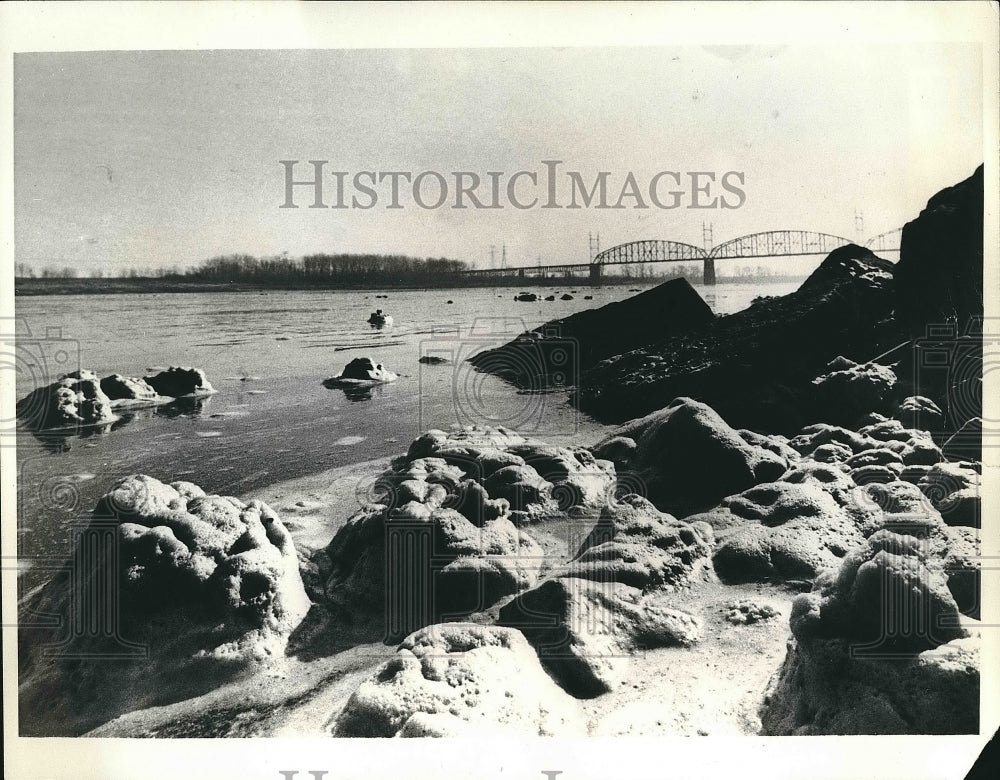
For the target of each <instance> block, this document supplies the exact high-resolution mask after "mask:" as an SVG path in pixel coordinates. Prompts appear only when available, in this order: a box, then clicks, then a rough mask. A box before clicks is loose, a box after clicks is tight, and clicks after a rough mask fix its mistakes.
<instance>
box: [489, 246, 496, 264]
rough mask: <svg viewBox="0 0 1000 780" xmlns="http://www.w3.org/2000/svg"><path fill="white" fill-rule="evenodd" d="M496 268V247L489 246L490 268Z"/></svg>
mask: <svg viewBox="0 0 1000 780" xmlns="http://www.w3.org/2000/svg"><path fill="white" fill-rule="evenodd" d="M496 267H497V245H496V244H490V268H496Z"/></svg>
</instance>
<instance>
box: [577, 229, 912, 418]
mask: <svg viewBox="0 0 1000 780" xmlns="http://www.w3.org/2000/svg"><path fill="white" fill-rule="evenodd" d="M640 297H641V296H640ZM893 303H894V295H893V289H892V264H891V263H889V262H888V261H885V260H882V259H880V258H878V257H876V256H875V255H873V254H872V253H871V252H870V251H868V250H867V249H863V248H861V247H858V246H854V245H848V246H845V247H842V248H840V249H837V250H835V251H834V252H832V253H831V254H830V255H829V256H828V257H827V258H826V259H825V260H824V261H823V263H822V264H821V265H820V267H819V268H817V269H816V271H815V272H813V274H812V275H811V276H810V277H809V278H808V279H807V280H806V281H805V282H803V284H802V285H801V286H800V287H799V289H798V290H797V291H796V292H794V293H791V294H790V295H786V296H783V297H780V298H765V299H758V300H756V301H755V302H754V303H753V304H752V305H751V306H750V307H749V308H748V309H746V310H744V311H741V312H738V313H736V314H732V315H728V316H725V317H718V318H715V319H714V320H712V321H709V322H707V323H704V324H702V325H701V326H700V327H697V328H694V329H691V330H689V331H687V332H685V333H683V334H677V335H674V336H672V337H668V338H665V339H664V338H662V337H661V338H659V339H658V340H657V341H655V342H652V341H651V342H648V343H647V344H646V345H642V346H641V348H638V349H637V348H635V346H634V345H632V344H630V343H621V344H620V346H619V347H618V348H617V349H616V350H615V349H613V346H614V345H609V346H610V347H611V348H612V349H611V351H617V352H618V353H619V354H618V355H617V356H615V357H610V358H608V359H607V360H605V361H603V362H602V363H600V364H598V365H596V366H594V367H593V368H592V369H590V370H589V371H585V372H584V373H583V376H582V378H581V383H580V388H579V392H578V394H577V399H576V400H577V403H578V405H579V406H580V407H581V408H582V409H584V410H585V411H587V412H589V413H591V414H594V415H595V416H597V417H599V418H601V419H605V420H622V419H624V418H626V416H629V417H631V416H635V415H636V414H646V413H648V412H650V411H652V410H654V409H658V408H661V407H662V406H663V405H664V404H666V403H668V402H669V401H670V399H672V398H674V397H677V396H682V395H689V396H692V397H696V398H698V399H699V400H701V401H704V402H705V403H707V404H708V405H709V406H711V407H712V408H713V409H715V410H716V411H717V412H718V413H719V414H720V415H722V417H724V418H725V419H726V420H728V421H729V423H730V424H731V425H734V426H735V427H739V428H750V429H752V430H755V431H758V432H765V433H784V434H791V433H793V432H795V431H796V430H798V429H799V428H801V427H802V426H803V425H804V424H806V423H810V422H816V421H820V420H826V412H827V411H828V409H827V408H825V406H824V405H823V404H822V403H820V402H818V401H817V399H816V397H815V393H814V390H815V388H814V387H813V385H812V381H813V379H814V378H816V377H817V376H819V375H821V374H823V373H825V372H826V370H827V369H826V367H827V364H828V363H829V362H830V361H831V360H833V359H834V358H836V357H838V356H846V357H847V358H850V359H851V360H852V361H856V360H869V359H870V358H871V357H872V356H873V355H878V354H880V353H881V352H882V351H885V350H887V349H889V348H890V347H893V346H896V345H897V344H898V343H899V342H900V341H902V340H903V336H901V334H900V332H899V329H898V328H897V327H896V325H895V324H894V322H893V320H892V306H893ZM615 333H616V334H617V330H616V331H615ZM628 350H631V351H628Z"/></svg>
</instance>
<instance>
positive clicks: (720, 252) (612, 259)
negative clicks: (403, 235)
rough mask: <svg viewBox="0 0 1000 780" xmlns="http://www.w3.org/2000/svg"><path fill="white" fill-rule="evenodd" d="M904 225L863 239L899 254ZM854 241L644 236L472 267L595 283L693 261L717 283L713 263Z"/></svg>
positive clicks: (814, 236)
mask: <svg viewBox="0 0 1000 780" xmlns="http://www.w3.org/2000/svg"><path fill="white" fill-rule="evenodd" d="M901 236H902V228H899V229H897V230H891V231H889V232H887V233H882V234H880V235H877V236H875V237H874V238H872V239H870V240H869V241H867V242H866V243H865V246H866V247H867V248H868V249H871V250H872V251H873V252H882V253H893V252H895V253H898V252H899V243H900V238H901ZM851 243H855V242H853V241H851V239H849V238H844V237H842V236H834V235H831V234H829V233H816V232H813V231H809V230H771V231H768V232H765V233H751V234H749V235H746V236H740V237H739V238H733V239H731V240H729V241H726V242H724V243H722V244H719V245H718V246H716V247H714V248H713V249H712V250H711V251H706V250H704V249H702V248H701V247H697V246H694V245H692V244H685V243H682V242H680V241H666V240H660V239H644V240H640V241H630V242H628V243H626V244H619V245H618V246H613V247H611V248H610V249H605V250H604V251H603V252H600V253H599V254H597V256H595V257H594V259H593V260H592V261H591V262H590V263H571V264H568V265H539V266H536V267H525V268H500V269H485V270H476V271H468V272H467V273H468V274H469V275H471V276H479V277H496V278H502V277H510V276H512V275H517V276H520V277H533V276H544V275H546V274H549V273H552V272H560V271H561V272H562V273H564V274H566V275H573V274H574V273H576V272H582V273H585V274H587V275H589V277H590V280H591V281H600V279H601V276H602V269H603V268H605V267H607V266H613V265H632V264H638V263H689V262H693V261H699V260H700V261H701V262H702V264H703V268H704V277H703V278H704V282H705V284H715V261H716V260H735V259H752V258H764V257H802V256H808V255H828V254H830V252H832V251H833V250H834V249H838V248H840V247H842V246H847V245H848V244H851Z"/></svg>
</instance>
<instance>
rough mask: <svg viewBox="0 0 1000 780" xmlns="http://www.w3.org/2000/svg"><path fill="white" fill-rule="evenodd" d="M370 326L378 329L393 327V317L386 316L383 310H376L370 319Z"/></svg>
mask: <svg viewBox="0 0 1000 780" xmlns="http://www.w3.org/2000/svg"><path fill="white" fill-rule="evenodd" d="M368 324H369V325H375V326H377V327H380V328H381V327H384V326H386V325H392V317H391V316H390V315H388V314H385V313H384V312H383V311H382V310H381V309H376V310H375V311H373V312H372V313H371V316H370V317H368Z"/></svg>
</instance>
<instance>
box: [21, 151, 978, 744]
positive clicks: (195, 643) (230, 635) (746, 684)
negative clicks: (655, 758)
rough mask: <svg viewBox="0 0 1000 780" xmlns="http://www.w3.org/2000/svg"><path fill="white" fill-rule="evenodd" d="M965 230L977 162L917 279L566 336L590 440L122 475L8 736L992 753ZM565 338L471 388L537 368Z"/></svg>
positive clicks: (904, 262)
mask: <svg viewBox="0 0 1000 780" xmlns="http://www.w3.org/2000/svg"><path fill="white" fill-rule="evenodd" d="M977 181H978V190H977ZM977 193H978V201H977V200H976V194H977ZM976 208H978V210H979V211H978V213H979V215H980V224H981V213H982V169H981V168H980V169H979V171H977V174H976V175H975V176H974V177H973V178H972V179H970V180H969V181H967V182H963V183H962V184H960V185H958V186H956V187H954V188H950V189H949V190H946V191H944V192H943V193H941V194H939V195H938V196H935V198H933V199H932V200H931V201H930V202H929V203H928V208H927V210H925V212H924V213H922V214H921V216H920V217H918V219H917V220H915V221H914V222H911V223H910V224H909V225H907V228H906V229H905V231H904V250H906V251H904V254H903V257H902V258H901V260H900V262H899V263H898V264H897V265H895V266H893V265H892V264H890V263H887V262H886V261H884V260H881V259H879V258H877V257H875V256H874V255H871V253H870V252H867V251H866V250H863V249H861V248H859V247H853V246H848V247H844V248H842V249H840V250H837V251H836V252H834V253H833V254H831V255H830V256H829V257H828V258H827V259H826V260H825V261H824V262H823V263H822V265H821V266H820V268H819V269H818V270H817V271H816V272H815V273H814V274H813V275H812V276H811V277H810V278H809V279H808V280H807V281H806V282H805V283H804V284H803V285H802V287H801V288H800V289H799V290H798V291H797V292H796V293H794V294H792V295H789V296H785V297H783V298H778V299H767V300H761V301H757V302H756V303H755V304H754V305H753V306H751V307H750V308H749V309H748V310H746V311H745V312H741V313H739V314H736V315H731V316H729V317H713V316H711V313H710V312H709V313H708V315H705V312H704V311H701V310H700V309H699V307H698V305H697V303H696V302H694V301H693V300H692V299H691V298H690V295H689V293H688V290H687V289H685V288H684V285H683V284H680V285H679V284H674V283H668V285H663V288H669V289H660V290H659V291H658V292H657V291H650V292H648V293H645V294H644V295H640V296H637V298H636V299H635V300H636V301H637V303H636V306H637V307H638V308H637V311H639V310H642V309H644V308H645V307H646V306H651V307H653V308H660V309H662V308H663V307H664V306H665V301H666V300H668V299H669V300H678V301H682V302H684V305H683V306H682V307H681V308H679V309H678V310H677V316H676V317H675V318H674V319H673V320H672V321H670V322H667V323H666V324H665V325H664V332H651V330H650V329H646V330H644V331H638V332H637V329H635V328H631V329H627V332H626V333H625V335H624V336H623V341H622V342H621V344H619V345H618V349H619V350H623V349H628V350H631V351H628V352H624V353H621V352H620V351H619V352H615V351H614V345H613V344H611V343H610V341H609V339H607V338H605V339H593V340H590V341H588V336H587V334H588V333H592V332H595V331H602V332H605V333H606V332H607V328H608V323H609V322H611V321H614V320H615V319H618V320H619V321H621V318H622V316H624V314H623V312H625V311H628V309H627V308H625V309H623V308H622V307H627V306H628V305H629V303H628V302H626V303H624V304H616V305H615V306H617V307H618V308H617V309H614V310H612V311H610V312H609V311H605V310H604V309H599V310H595V311H592V312H586V313H584V314H586V315H587V316H583V315H576V317H575V318H569V319H568V320H567V321H566V322H565V323H563V325H564V326H565V327H564V328H563V334H565V333H566V332H569V333H571V334H572V336H571V337H572V338H573V339H577V340H578V341H579V342H580V343H581V344H582V343H587V344H588V345H589V346H588V347H587V349H581V350H578V351H577V353H576V355H577V357H578V359H579V361H580V362H579V363H578V366H577V367H578V369H579V370H578V375H579V379H580V381H579V383H578V385H577V402H578V403H579V404H580V405H581V407H582V408H584V409H587V410H589V411H592V412H593V413H594V414H595V415H597V416H598V417H603V418H604V419H614V420H615V421H618V419H619V418H620V421H621V422H622V425H621V426H620V427H619V428H618V429H616V430H614V431H613V432H612V433H611V435H609V436H607V437H605V438H604V439H603V440H602V441H599V442H587V443H581V444H578V445H575V446H569V447H556V446H551V445H549V444H547V443H545V442H543V441H539V440H536V439H534V438H533V437H531V436H529V435H525V434H523V433H519V432H517V431H512V430H508V429H505V428H502V427H499V428H485V427H475V426H469V427H466V428H463V429H459V430H453V431H440V430H430V431H427V432H425V433H423V434H422V435H421V436H419V437H418V438H417V439H416V440H414V441H413V442H412V443H411V444H410V446H409V448H408V449H407V451H406V453H403V454H400V455H399V457H397V458H395V459H393V460H392V461H391V462H390V463H389V464H388V465H387V466H386V467H384V468H381V471H380V473H379V474H378V475H377V477H375V478H374V479H373V480H372V481H371V482H369V483H365V489H364V490H363V491H358V490H357V489H355V491H354V494H355V495H354V497H353V500H352V496H351V495H350V492H351V491H350V490H349V489H348V488H347V487H345V486H346V485H356V484H357V482H356V481H352V480H356V478H357V477H358V476H359V474H358V473H357V472H356V471H355V472H344V473H342V474H340V475H336V476H335V475H329V474H328V475H325V476H322V477H318V478H316V479H315V480H313V481H312V482H311V483H310V486H311V488H312V489H313V490H312V494H311V497H309V496H307V495H306V494H307V493H308V492H309V491H307V490H305V489H304V487H305V486H303V485H301V484H300V485H297V486H279V487H276V488H274V489H273V490H272V491H270V492H269V495H268V496H266V497H265V500H261V497H259V496H257V497H253V498H249V497H248V498H247V500H242V499H237V498H233V497H226V496H211V495H205V493H204V491H202V490H201V489H200V488H199V487H198V486H197V485H194V484H191V483H188V482H173V483H170V484H164V483H163V482H160V481H159V480H157V479H154V478H153V477H149V476H145V475H133V476H129V477H125V478H123V479H122V480H120V481H119V482H118V483H117V484H116V485H115V486H114V487H113V488H112V489H111V490H110V491H109V492H108V493H107V494H106V495H105V496H104V497H103V498H102V499H101V500H100V501H99V502H98V504H97V506H96V507H95V509H94V512H93V516H92V520H91V523H90V526H88V527H87V528H86V529H84V530H83V532H82V533H83V534H84V536H85V537H86V535H87V534H92V535H93V534H97V535H100V534H104V536H100V537H99V538H102V539H108V538H111V539H113V540H114V542H115V544H114V545H113V546H114V548H115V549H116V550H117V554H116V555H114V556H108V555H105V556H103V557H102V556H100V555H98V556H96V557H95V556H93V555H89V556H86V555H82V554H81V555H79V556H78V557H77V559H75V560H76V562H77V566H76V567H75V568H72V569H71V570H70V571H68V572H67V573H65V574H62V575H59V576H57V577H56V578H55V579H53V580H52V581H51V582H50V583H49V584H48V585H47V586H45V587H44V588H42V589H41V590H40V591H39V592H38V593H37V594H36V595H35V596H34V597H33V598H32V600H31V603H28V604H23V605H22V609H24V610H26V611H27V612H29V613H60V612H62V613H66V612H68V611H69V610H70V609H71V608H72V607H73V605H74V604H76V603H79V600H80V599H88V598H97V597H99V596H100V594H102V593H104V592H105V590H104V589H106V588H107V587H109V585H108V584H109V583H117V587H119V588H120V590H119V591H117V592H118V594H119V596H120V607H121V609H120V610H119V611H118V612H117V613H116V614H117V616H118V619H119V621H120V622H118V623H117V624H116V625H114V626H111V627H110V628H112V629H113V630H109V631H104V632H103V633H100V635H99V636H94V635H92V634H86V633H84V634H82V635H80V636H76V637H70V639H69V640H66V639H65V637H62V641H61V642H60V639H61V637H60V634H59V632H58V631H55V630H53V629H44V628H34V629H29V630H25V629H22V631H21V632H20V635H19V639H20V652H19V661H20V669H19V672H20V681H21V683H20V690H19V698H20V731H21V734H22V735H25V736H27V735H32V736H55V735H60V736H68V735H81V734H89V735H91V736H128V737H136V736H276V735H287V734H295V735H309V734H311V735H328V736H340V737H393V736H400V737H425V736H468V735H482V734H490V735H494V734H497V735H504V734H513V735H590V736H605V735H626V734H627V735H667V734H670V735H678V734H690V735H705V734H931V733H951V734H967V733H974V732H977V731H978V728H979V723H978V712H979V677H980V668H979V654H978V646H979V632H980V624H979V618H980V600H979V591H980V570H979V528H980V524H981V523H980V511H979V510H980V502H979V484H980V480H981V472H982V466H981V463H980V458H981V456H980V455H979V449H978V447H979V442H978V439H977V436H981V419H980V418H981V416H982V411H981V375H982V351H981V350H982V345H981V339H980V341H979V353H978V360H979V364H978V367H979V370H978V373H977V372H976V371H975V370H970V369H969V367H968V366H966V367H965V368H962V369H960V370H959V369H955V370H953V371H951V372H950V373H949V372H942V371H931V372H930V374H929V375H928V374H926V373H925V372H922V367H923V366H924V364H923V362H922V358H921V355H922V354H924V353H925V352H926V350H927V349H929V348H931V347H934V346H935V345H939V344H941V343H943V342H946V341H947V338H948V337H947V335H946V334H945V335H942V334H941V333H936V334H930V336H929V335H928V334H929V332H928V328H930V327H932V326H937V325H939V324H945V325H948V326H950V327H952V329H953V333H954V334H956V335H954V336H953V340H955V339H959V338H965V339H966V341H965V342H962V343H964V344H965V345H966V346H968V345H970V344H971V345H972V346H973V347H974V346H975V343H976V342H975V330H974V328H975V322H976V318H977V317H979V318H980V320H981V317H982V297H981V295H982V290H981V285H980V287H979V290H978V292H979V297H978V298H977V297H976V290H975V286H974V285H973V286H972V288H971V289H970V288H969V284H970V281H969V280H970V279H971V280H976V279H981V273H982V243H981V235H982V234H981V231H980V233H979V234H978V237H979V239H980V241H979V243H978V245H977V244H976V242H975V240H972V241H970V240H968V237H969V233H968V231H969V230H970V225H974V224H975V215H974V214H972V215H971V216H970V214H969V213H968V212H969V211H970V210H971V211H973V212H975V210H976ZM928 225H929V226H930V227H928ZM948 231H956V232H961V236H959V237H956V239H955V241H953V242H951V243H947V242H946V243H945V244H941V243H940V242H941V241H945V239H943V238H941V237H940V235H939V234H940V233H942V232H944V233H947V232H948ZM928 233H933V234H934V235H935V236H938V239H936V240H937V241H938V243H937V244H935V243H933V242H932V243H930V244H928V243H920V241H919V240H918V239H914V238H913V237H914V236H923V235H926V234H928ZM907 236H909V238H907ZM942 245H947V246H949V247H951V249H952V250H953V251H952V253H951V254H950V255H948V257H947V260H946V261H944V260H942V258H941V256H940V254H935V252H937V251H938V248H939V247H940V246H942ZM932 261H933V262H932ZM935 262H937V263H941V262H948V263H950V264H951V266H952V268H953V273H948V274H942V273H940V272H939V271H938V270H937V269H938V266H937V265H935ZM977 262H978V264H979V265H978V268H979V276H976V274H975V268H976V263H977ZM931 287H933V288H934V290H935V293H934V295H933V296H932V295H931V294H930V289H929V288H931ZM653 292H656V294H655V295H653ZM644 296H648V297H646V298H645V300H640V299H643V298H644ZM901 301H905V303H901ZM932 303H933V305H932ZM605 308H607V307H605ZM640 319H641V318H640ZM668 319H669V318H668ZM548 328H549V326H543V328H540V329H539V330H538V331H537V335H536V336H525V337H522V338H520V339H519V340H518V341H517V342H515V343H512V344H511V345H507V346H506V347H503V348H501V349H500V350H494V351H493V353H492V354H490V355H488V356H487V357H483V358H479V359H478V362H479V364H480V367H482V368H483V369H484V370H486V369H489V370H495V371H497V373H504V371H506V372H507V373H506V375H507V377H508V378H509V379H511V380H512V381H515V382H520V381H524V380H525V378H527V376H528V374H530V373H532V372H534V370H535V369H536V368H538V369H539V370H540V371H541V372H542V373H546V372H547V370H548V365H549V362H550V361H551V359H552V352H551V351H549V349H550V347H551V348H553V349H554V348H555V347H557V346H558V345H559V344H560V343H562V344H565V343H566V342H565V335H560V336H559V338H562V339H563V341H562V342H560V341H558V339H556V337H555V336H554V335H553V333H552V331H551V329H548ZM547 329H548V330H547ZM970 334H971V335H970ZM928 338H930V339H931V341H928ZM929 345H930V346H929ZM959 351H961V350H959ZM953 352H954V350H953ZM525 354H532V355H535V356H536V358H532V360H534V361H535V362H530V361H527V362H526V361H525V360H524V355H525ZM962 355H963V356H964V357H963V359H966V360H971V361H972V364H973V368H975V360H976V358H977V356H976V353H975V350H974V349H972V351H971V352H963V353H962ZM511 366H517V367H519V369H518V371H513V372H511V371H510V370H509V369H510V367H511ZM498 367H499V368H498ZM526 367H527V368H526ZM519 373H523V374H524V376H521V375H519ZM74 381H77V382H82V381H95V382H96V377H83V376H81V377H78V378H76V379H75V380H74ZM99 386H100V388H101V389H102V390H103V389H104V381H103V380H102V381H101V382H100V383H99ZM111 386H112V383H109V385H108V387H109V388H111ZM70 389H71V390H74V391H76V390H77V389H76V388H70ZM80 392H83V391H80ZM95 392H96V391H95ZM156 392H159V391H158V390H157V391H156ZM977 392H978V395H977ZM64 395H65V394H64ZM84 396H85V397H86V393H84ZM67 397H68V396H67ZM58 408H59V409H61V410H63V411H65V409H68V407H67V406H66V405H65V404H64V405H63V406H60V407H58ZM977 421H978V422H977ZM977 431H978V432H979V433H977ZM381 465H382V464H380V466H381ZM371 468H372V466H371V465H369V466H368V467H367V468H366V469H365V470H369V469H371ZM300 490H302V491H303V492H302V493H301V494H300V493H299V491H300ZM359 492H360V493H362V495H358V493H359ZM272 495H273V497H274V498H273V500H269V499H270V498H271V496H272ZM293 499H294V500H293ZM279 502H280V503H279ZM272 504H273V505H274V507H277V511H276V509H275V508H273V507H272ZM359 504H360V508H357V506H358V505H359ZM352 505H353V506H354V507H355V511H353V512H352V513H351V514H350V516H349V517H348V516H346V514H347V512H346V509H347V507H349V506H352ZM109 534H110V537H109V536H108V535H109ZM95 538H96V537H95ZM90 549H92V548H90V547H88V546H87V543H86V538H85V539H84V540H82V541H81V544H80V550H81V551H87V550H90ZM74 578H75V579H74ZM53 647H55V648H56V651H55V652H53ZM143 648H144V650H143ZM130 653H131V655H130Z"/></svg>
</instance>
